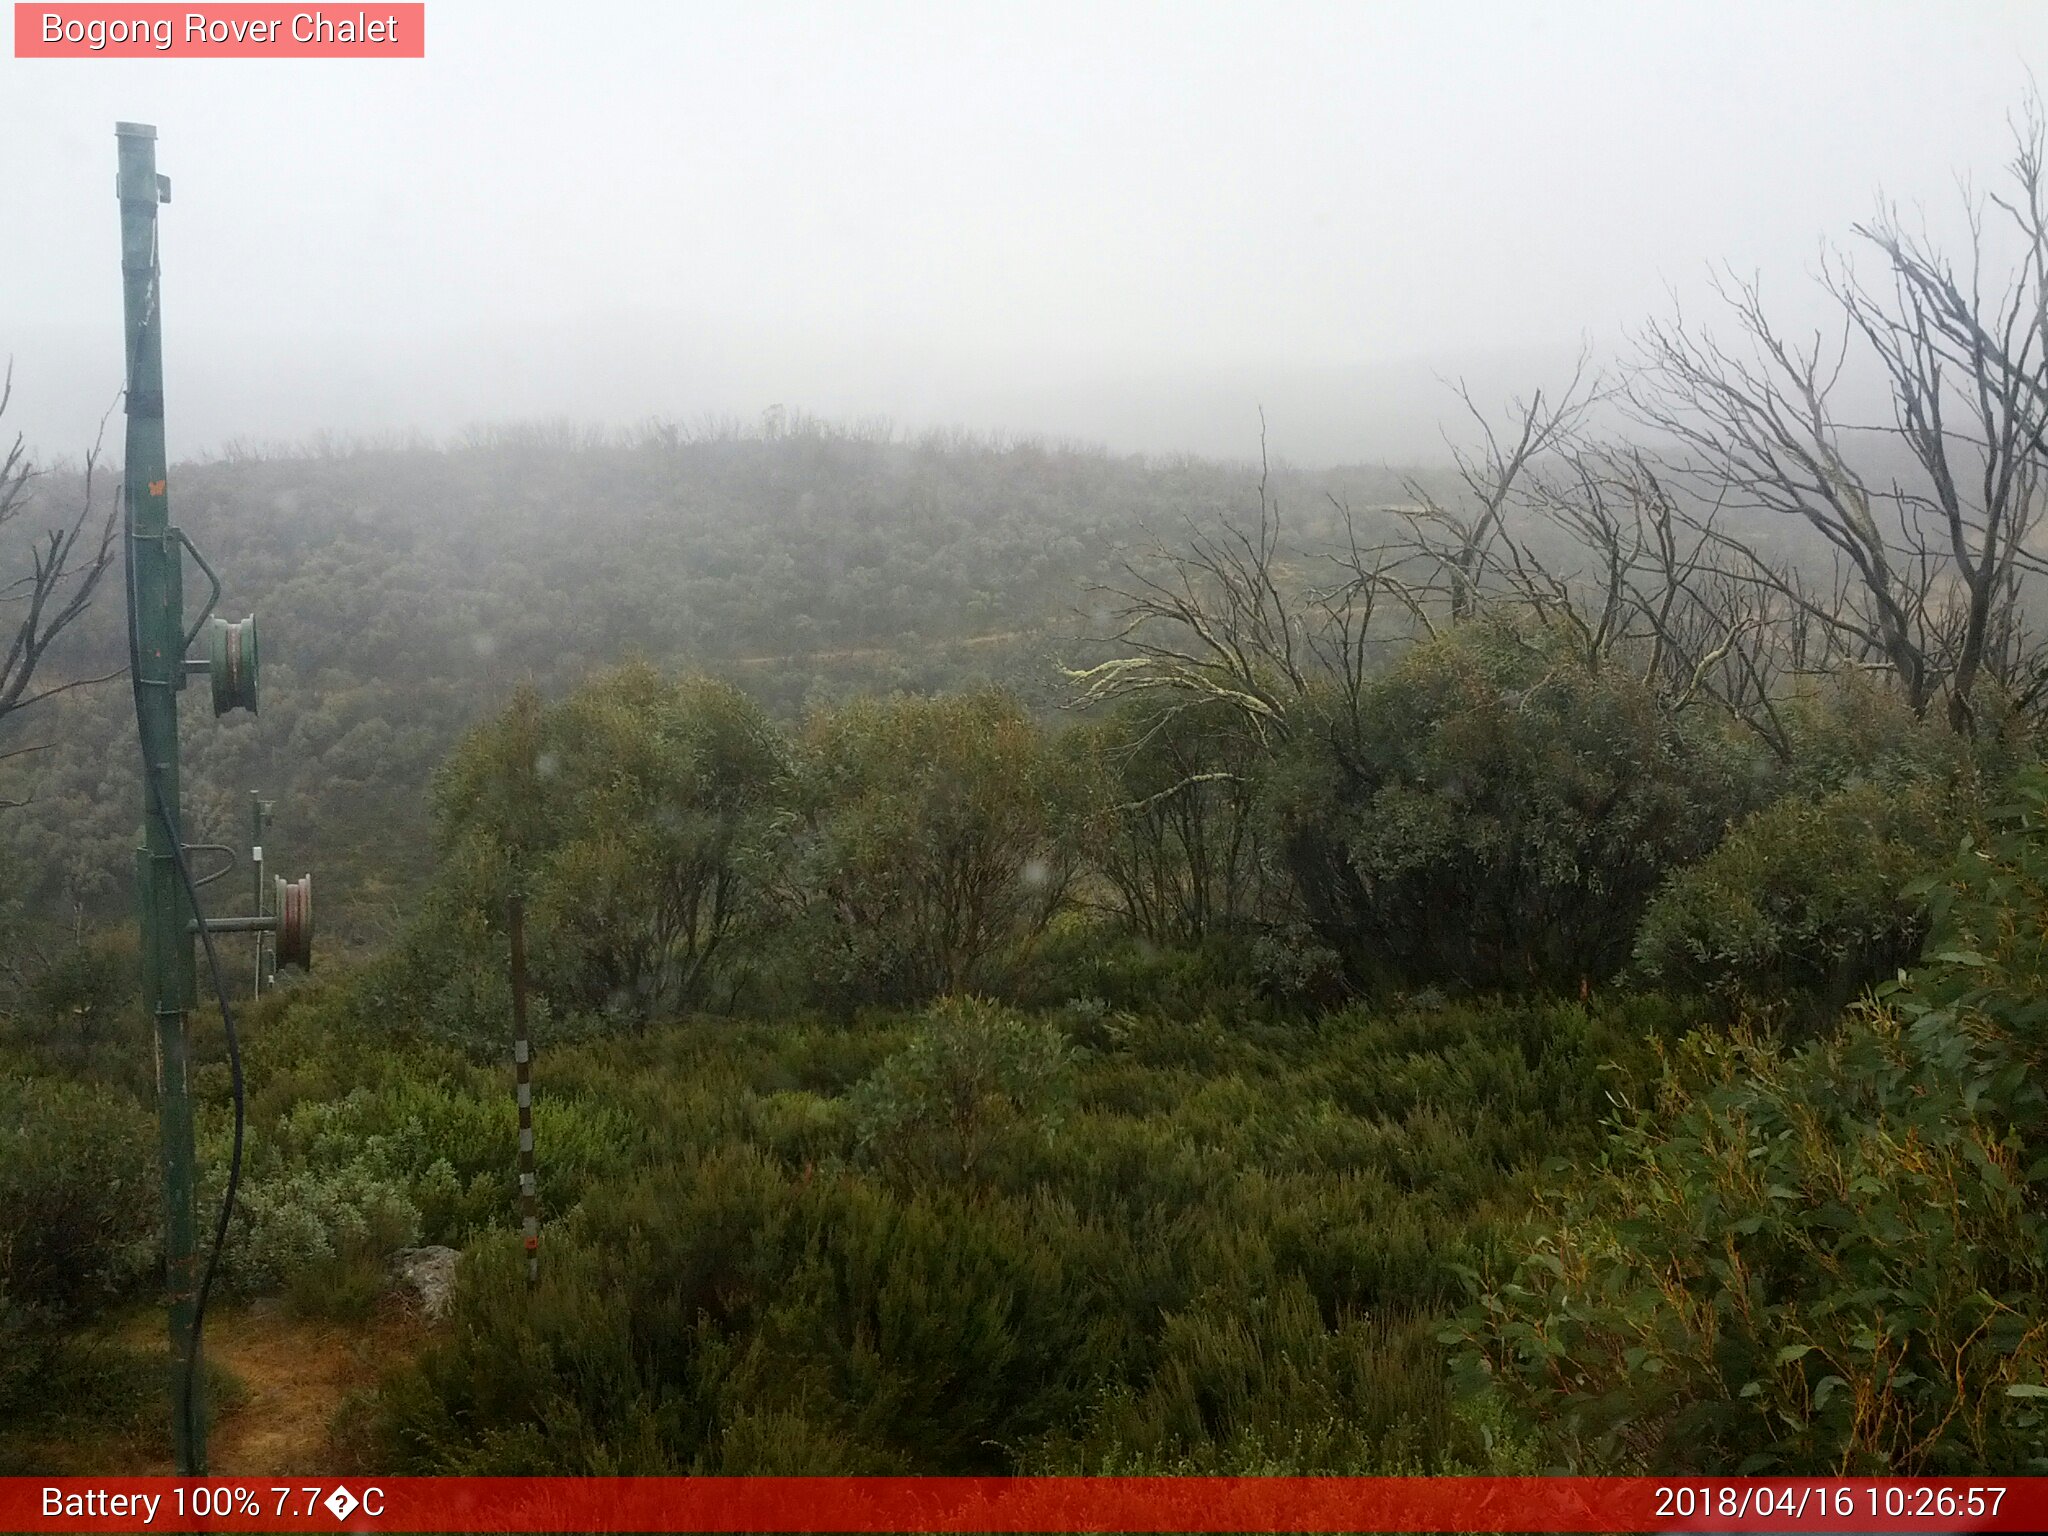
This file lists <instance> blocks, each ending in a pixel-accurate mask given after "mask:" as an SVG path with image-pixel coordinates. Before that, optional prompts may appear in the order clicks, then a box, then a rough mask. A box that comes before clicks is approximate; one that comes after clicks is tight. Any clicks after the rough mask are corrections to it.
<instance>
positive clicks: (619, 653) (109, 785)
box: [0, 422, 1405, 939]
mask: <svg viewBox="0 0 2048 1536" xmlns="http://www.w3.org/2000/svg"><path fill="white" fill-rule="evenodd" d="M1258 479H1259V470H1258V467H1257V466H1256V465H1247V464H1229V463H1219V462H1214V461H1205V460H1200V459H1194V458H1179V459H1173V460H1152V459H1146V458H1143V457H1132V456H1113V455H1110V454H1108V453H1105V452H1103V451H1101V450H1099V449H1091V448H1087V447H1073V446H1059V445H1045V444H1041V443H1036V442H1028V441H1027V442H1022V443H1015V444H1002V443H1000V442H996V441H990V440H985V439H980V438H976V437H973V436H971V435H967V434H947V435H933V436H930V437H927V438H924V439H921V440H917V441H909V442H906V441H898V440H892V439H891V438H890V437H888V436H886V435H882V434H865V435H863V434H861V433H859V432H855V431H847V430H842V429H839V428H835V427H832V426H830V425H825V424H819V423H814V422H799V423H797V424H796V425H795V426H793V427H784V426H772V427H770V428H769V429H768V430H765V431H756V432H751V433H740V432H737V431H721V432H715V433H709V434H705V435H702V436H698V437H694V438H693V437H692V436H691V435H690V434H688V433H686V432H684V431H681V430H679V429H673V428H649V429H646V430H643V431H640V432H638V433H634V434H628V435H625V436H623V437H612V436H608V435H605V434H598V433H586V432H582V431H578V430H574V429H570V428H567V427H547V426H527V427H507V428H502V429H490V430H485V431H480V432H476V433H472V434H471V435H470V438H469V440H468V441H466V442H465V443H463V444H461V445H457V446H450V447H446V448H438V447H424V446H422V447H406V448H377V447H362V448H352V447H342V448H337V449H334V450H331V451H319V450H306V451H302V452H298V453H294V454H288V455H277V456H259V455H247V456H241V457H230V458H226V459H219V460H214V461H211V462H205V463H196V464H186V465H179V466H177V467H176V468H174V470H173V472H172V507H173V517H174V518H175V520H176V521H177V522H178V523H179V524H180V525H181V526H183V527H184V528H185V529H186V531H187V532H189V533H190V534H191V535H192V537H193V539H194V540H195V541H196V542H197V543H198V545H199V547H200V548H201V550H202V551H204V552H205V553H206V555H207V557H208V559H209V560H210V561H211V562H212V563H213V564H214V566H215V567H216V568H217V569H219V570H221V571H222V572H223V574H224V577H225V579H226V581H227V586H226V590H225V593H224V595H223V598H222V604H221V608H220V612H221V613H222V614H223V615H225V616H228V617H233V618H240V617H241V616H242V615H244V614H246V613H248V612H251V611H253V612H255V613H256V614H257V616H258V625H259V631H260V634H261V639H262V646H263V673H262V688H263V696H262V704H261V711H260V714H259V715H258V716H257V717H256V718H255V719H250V718H249V717H247V716H246V715H243V714H240V713H236V714H233V715H230V716H228V717H226V718H224V719H222V720H219V721H215V720H213V719H212V718H211V711H210V708H209V706H208V703H207V700H206V695H205V692H204V688H203V686H201V687H199V688H196V689H194V690H192V691H189V692H188V693H187V694H186V696H185V704H184V714H185V718H186V721H187V725H186V729H185V732H184V738H185V744H186V761H187V765H188V766H187V773H186V781H185V782H186V786H187V788H186V794H187V800H188V804H189V806H190V807H191V813H192V815H193V817H194V821H195V827H196V835H201V836H203V837H204V839H206V840H216V841H225V842H229V843H234V844H240V843H242V842H244V841H246V838H245V836H244V833H243V829H244V827H245V825H246V816H247V811H246V807H245V802H246V798H247V792H248V791H249V790H251V789H261V790H262V791H263V792H264V793H265V794H266V795H267V796H270V797H272V798H274V799H275V800H276V801H277V805H278V812H277V822H276V827H275V831H274V832H273V834H272V840H271V845H272V852H273V857H279V858H282V859H284V860H285V862H286V864H287V865H289V866H290V867H291V868H292V869H294V870H298V869H300V868H311V869H313V870H315V871H316V879H317V883H318V886H319V889H320V890H321V892H322V896H323V909H322V913H323V924H324V927H325V931H326V933H327V934H328V935H329V937H330V938H336V937H339V938H344V939H346V938H353V937H360V936H363V935H366V934H368V933H370V932H373V931H375V932H385V931H388V929H389V925H390V923H391V922H392V921H393V920H394V919H395V917H396V916H397V913H398V910H399V907H400V905H402V902H403V899H404V897H405V896H406V895H407V894H408V893H410V892H412V891H414V890H415V889H416V887H417V881H418V880H419V878H420V877H421V876H422V875H423V873H424V871H425V868H426V853H427V835H426V833H427V823H426V819H425V817H426V810H425V804H424V800H423V794H424V790H425V787H426V784H427V780H428V778H429V775H430V774H431V772H432V770H433V768H434V766H435V765H436V764H437V763H439V762H440V761H441V759H442V758H443V757H444V756H445V755H446V754H447V752H448V751H449V749H450V748H451V747H452V746H453V744H454V742H455V741H456V739H457V738H458V736H459V735H460V733H461V731H462V730H463V729H464V728H465V727H466V726H467V725H468V724H470V723H471V722H472V721H473V720H475V719H477V718H478V717H479V716H481V715H482V714H484V713H486V712H489V711H491V710H493V709H495V708H496V707H497V706H498V705H499V703H500V702H501V701H502V699H503V697H504V696H505V695H506V693H507V692H508V691H509V690H510V689H511V688H512V687H513V686H514V685H515V684H516V683H517V682H519V681H520V680H522V679H526V678H531V679H533V680H534V681H536V682H537V683H539V684H540V685H541V686H542V687H543V689H544V690H546V691H548V692H550V693H554V692H559V691H560V690H561V689H563V688H564V687H566V686H568V685H570V684H572V683H573V682H575V681H576V680H577V679H579V678H581V677H582V676H584V675H585V674H586V673H588V672H590V671H592V670H593V669H596V668H599V667H602V666H607V665H610V664H613V663H616V662H618V661H620V660H623V659H626V658H628V657H639V658H643V659H645V660H648V661H650V662H652V663H654V664H655V665H657V666H659V667H661V668H663V669H664V670H668V671H704V672H707V673H711V674H713V675H717V676H723V677H729V678H731V679H733V680H734V681H736V682H738V683H739V684H740V685H741V686H742V687H744V688H745V689H746V691H747V692H748V693H749V694H751V695H752V696H753V697H755V698H756V699H758V700H759V701H760V702H761V703H762V704H763V705H764V707H766V708H768V709H769V710H770V711H771V712H772V713H774V714H776V715H778V716H781V717H783V718H786V719H795V718H796V717H798V716H800V715H801V714H802V713H803V712H804V710H805V709H806V708H807V707H808V706H810V705H812V704H814V703H817V702H822V701H831V700H837V699H842V698H845V697H848V696H850V695H853V694H855V693H860V692H888V691H891V690H896V689H904V690H911V691H931V690H935V689H941V688H951V687H959V686H967V685H971V684H973V683H975V682H978V681H995V682H1000V683H1002V684H1004V685H1006V686H1008V687H1010V688H1013V689H1014V690H1016V691H1017V692H1018V693H1019V694H1020V695H1021V696H1023V697H1025V698H1027V699H1029V700H1032V701H1034V702H1035V703H1036V704H1037V705H1039V706H1040V707H1043V708H1052V707H1055V706H1057V705H1058V704H1060V703H1062V702H1064V701H1065V699H1066V697H1067V696H1068V692H1069V690H1068V689H1067V688H1066V686H1065V685H1064V683H1063V682H1062V680H1061V678H1060V676H1059V673H1058V670H1057V665H1056V662H1057V661H1061V660H1075V659H1079V658H1080V657H1081V656H1082V655H1083V653H1084V652H1085V651H1086V646H1085V644H1084V638H1085V633H1086V631H1087V628H1088V620H1089V617H1090V615H1088V614H1087V613H1086V611H1085V610H1086V608H1087V604H1088V601H1089V600H1088V596H1087V592H1088V588H1089V587H1090V586H1091V585H1093V584H1095V583H1098V582H1101V581H1104V580H1106V579H1109V578H1111V577H1113V576H1114V575H1115V574H1116V572H1117V570H1118V569H1119V567H1120V564H1121V561H1122V559H1123V558H1124V555H1125V553H1126V552H1128V551H1130V550H1131V549H1132V548H1133V547H1135V546H1137V545H1138V544H1140V543H1142V542H1144V541H1145V540H1146V538H1147V536H1148V535H1147V531H1148V529H1149V530H1154V531H1156V532H1157V533H1158V534H1159V535H1160V536H1161V537H1162V538H1164V539H1167V540H1169V541H1171V540H1174V539H1177V538H1178V536H1179V535H1180V534H1181V533H1182V532H1184V530H1185V528H1186V526H1187V522H1186V520H1189V519H1192V520H1195V521H1196V522H1206V521H1209V520H1212V519H1214V518H1217V517H1221V516H1226V515H1232V514H1241V513H1243V512H1244V511H1245V510H1246V509H1247V508H1248V507H1252V508H1255V507H1256V505H1257V500H1258ZM101 484H102V486H104V484H105V481H102V482H101ZM1271 490H1272V493H1273V494H1274V496H1275V497H1276V499H1277V500H1278V501H1279V502H1280V503H1281V506H1282V510H1283V513H1285V514H1287V515H1289V516H1290V519H1291V522H1290V526H1291V527H1293V528H1295V529H1297V530H1298V531H1299V532H1300V534H1301V535H1302V537H1303V538H1304V539H1305V540H1314V539H1315V538H1317V537H1320V536H1324V535H1326V534H1327V533H1328V531H1329V528H1330V525H1331V522H1332V519H1333V517H1334V515H1335V514H1334V512H1333V509H1332V498H1334V499H1335V500H1336V501H1338V502H1342V503H1345V504H1347V505H1350V506H1353V507H1355V508H1358V509H1361V517H1362V518H1364V519H1365V520H1366V521H1367V522H1369V521H1370V514H1369V512H1366V511H1365V510H1364V509H1369V508H1371V507H1373V506H1375V505H1378V504H1382V503H1386V502H1389V501H1398V500H1401V499H1404V496H1405V492H1404V491H1403V488H1402V484H1401V477H1400V476H1399V475H1397V474H1395V473H1394V472H1392V471H1378V472H1375V471H1370V470H1350V471H1332V472H1325V473H1319V474H1314V475H1308V474H1301V473H1294V472H1288V471H1285V470H1279V471H1276V472H1275V473H1274V475H1273V478H1272V486H1271ZM76 491H77V487H76V485H75V483H73V482H69V481H65V480H62V479H56V480H53V481H52V482H50V483H49V484H47V485H45V486H44V487H43V489H42V492H41V494H42V496H43V498H44V499H45V500H46V502H47V503H49V504H51V505H63V504H65V503H66V498H67V497H70V496H73V495H75V494H76ZM186 581H187V586H186V592H187V602H188V605H189V611H191V612H193V613H196V612H197V604H198V603H199V602H201V601H202V600H203V598H204V593H205V586H204V581H203V578H201V577H200V576H199V574H198V572H197V571H196V570H191V571H188V574H187V578H186ZM121 623H122V617H121V609H120V606H119V604H118V603H117V602H102V603H100V604H98V605H97V606H96V607H95V608H94V609H93V610H92V611H91V613H90V614H89V615H88V616H87V619H86V620H85V622H84V623H83V624H82V625H81V626H80V632H79V633H78V635H77V636H76V637H75V638H73V639H71V640H70V641H69V643H68V649H67V651H66V653H65V661H66V663H67V665H68V666H69V667H70V668H71V673H72V675H90V674H92V673H95V672H101V671H106V670H110V669H112V668H113V667H116V666H118V665H119V664H120V661H121V646H122V644H123V642H122V640H121V639H120V628H119V626H120V624H121ZM9 730H10V731H11V733H12V736H13V737H19V738H20V739H21V741H22V742H31V741H38V742H39V741H42V740H44V739H49V740H52V741H54V742H55V743H56V746H55V747H54V748H53V749H52V750H50V751H48V752H44V753H39V754H36V755H34V756H32V757H28V758H24V759H21V760H18V761H16V762H11V763H7V764H5V765H4V768H0V773H4V774H5V777H4V779H0V784H4V786H5V787H4V788H0V797H4V798H22V797H24V796H32V801H31V803H30V804H29V805H28V806H26V807H24V808H21V809H18V810H16V811H14V812H12V813H10V814H9V815H8V816H7V817H6V818H5V820H4V821H0V848H4V850H5V856H6V857H7V858H8V860H9V862H10V865H11V868H12V871H13V874H12V878H11V883H12V888H13V890H14V891H15V893H16V895H17V897H18V898H20V899H21V900H23V902H24V903H25V904H26V905H27V906H28V908H29V909H30V910H31V911H32V912H39V913H41V914H43V915H47V916H59V915H64V914H68V913H69V912H70V911H71V910H72V907H73V904H74V903H77V904H82V906H83V907H84V909H85V910H86V911H87V912H88V913H90V914H93V915H101V916H104V915H109V914H114V913H118V912H119V911H121V910H122V908H123V904H124V903H125V902H126V900H127V894H126V891H127V881H128V878H129V876H128V869H129V860H130V853H129V850H130V848H131V847H132V845H133V839H134V826H133V820H134V818H133V813H132V807H133V805H134V803H135V798H136V795H137V793H138V791H137V789H136V788H135V787H134V768H133V763H132V758H133V753H134V746H133V735H134V721H133V709H132V705H131V703H130V701H129V697H128V694H127V691H126V690H125V689H124V688H122V687H121V686H120V685H119V684H118V683H116V684H113V685H110V686H104V687H101V688H99V689H97V690H95V691H91V692H89V693H80V694H71V695H66V696H64V697H62V698H60V699H57V700H53V701H51V703H49V704H48V705H45V706H40V707H39V709H38V711H37V712H36V714H34V715H30V716H27V717H25V718H22V719H19V720H14V721H11V722H9ZM7 744H8V745H13V744H15V743H14V742H13V741H12V740H11V739H10V741H9V742H8V743H7Z"/></svg>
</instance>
